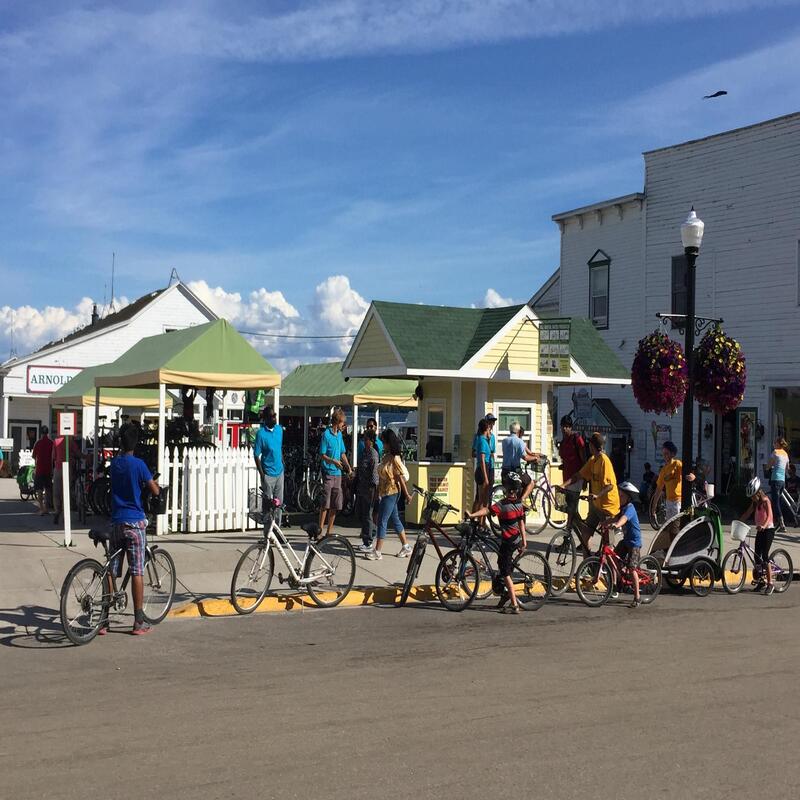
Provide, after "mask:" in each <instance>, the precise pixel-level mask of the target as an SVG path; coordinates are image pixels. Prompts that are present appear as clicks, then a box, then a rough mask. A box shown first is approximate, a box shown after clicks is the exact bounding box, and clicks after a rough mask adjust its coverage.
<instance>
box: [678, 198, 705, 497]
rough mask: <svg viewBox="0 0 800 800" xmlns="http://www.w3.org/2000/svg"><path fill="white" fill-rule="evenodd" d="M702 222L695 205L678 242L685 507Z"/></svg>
mask: <svg viewBox="0 0 800 800" xmlns="http://www.w3.org/2000/svg"><path fill="white" fill-rule="evenodd" d="M704 227H705V225H704V224H703V221H702V220H700V219H698V217H697V214H696V213H695V210H694V206H692V210H691V211H690V212H689V216H688V217H687V218H686V222H684V223H683V225H681V241H682V243H683V252H684V253H685V254H686V344H685V351H686V367H687V371H688V375H689V388H688V390H687V392H686V398H685V399H684V401H683V442H682V447H681V457H682V460H683V492H682V500H683V501H682V506H683V508H684V509H687V508H690V507H691V503H692V487H691V484H690V482H689V480H688V478H687V476H688V475H689V474H690V473H691V472H692V466H693V465H692V449H693V439H694V436H693V431H694V391H693V389H692V378H693V376H694V336H695V325H696V323H697V320H696V318H695V282H696V270H695V264H696V262H697V255H698V253H699V252H700V244H701V242H702V241H703V229H704Z"/></svg>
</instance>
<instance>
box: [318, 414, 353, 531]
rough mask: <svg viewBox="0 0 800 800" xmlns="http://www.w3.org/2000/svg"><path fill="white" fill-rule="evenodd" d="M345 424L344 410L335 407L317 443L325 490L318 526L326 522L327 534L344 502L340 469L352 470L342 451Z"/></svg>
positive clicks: (322, 525)
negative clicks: (320, 439)
mask: <svg viewBox="0 0 800 800" xmlns="http://www.w3.org/2000/svg"><path fill="white" fill-rule="evenodd" d="M345 426H346V423H345V419H344V411H342V409H341V408H337V409H336V410H335V411H334V412H333V416H332V417H331V424H330V426H329V427H327V428H326V429H325V432H324V433H323V434H322V441H321V442H320V445H319V455H320V458H321V459H322V485H323V487H324V490H325V492H324V495H323V498H322V508H321V509H320V512H319V527H320V528H322V529H324V528H325V526H326V523H327V531H326V535H327V536H329V535H330V534H331V533H332V532H333V523H334V521H335V520H336V512H337V511H341V510H342V506H343V504H344V495H343V493H342V470H344V471H345V472H346V473H347V474H348V475H349V474H350V473H351V472H352V470H351V469H350V464H349V463H348V461H347V456H346V455H345V452H344V438H343V437H342V431H343V430H344V428H345Z"/></svg>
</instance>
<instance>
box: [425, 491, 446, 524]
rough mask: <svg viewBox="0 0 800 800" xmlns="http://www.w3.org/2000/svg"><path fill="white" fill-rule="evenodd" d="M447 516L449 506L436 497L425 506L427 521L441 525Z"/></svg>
mask: <svg viewBox="0 0 800 800" xmlns="http://www.w3.org/2000/svg"><path fill="white" fill-rule="evenodd" d="M446 516H447V507H446V506H445V505H444V504H443V503H441V502H439V501H438V500H437V499H436V498H435V497H433V498H431V500H430V502H429V503H428V505H427V507H426V508H425V517H426V522H427V521H428V520H430V521H431V522H433V523H435V524H436V525H441V524H442V523H443V522H444V518H445V517H446Z"/></svg>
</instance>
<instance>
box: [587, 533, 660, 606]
mask: <svg viewBox="0 0 800 800" xmlns="http://www.w3.org/2000/svg"><path fill="white" fill-rule="evenodd" d="M605 530H606V531H608V530H609V529H608V528H606V529H605ZM634 569H635V570H636V574H637V575H638V577H639V597H640V598H641V600H642V604H643V605H646V604H647V603H652V602H653V600H655V599H656V597H658V593H659V592H660V591H661V565H660V564H659V563H658V560H657V559H655V558H654V557H653V556H645V557H644V558H643V559H641V560H640V561H639V564H638V566H636V567H634ZM628 589H630V590H632V589H633V578H632V573H631V570H630V568H629V567H628V566H627V565H626V564H624V563H623V561H622V559H621V558H620V557H619V556H618V555H617V552H616V550H614V548H613V547H611V545H608V544H605V545H603V546H602V548H601V549H600V553H599V555H596V556H589V557H588V558H585V559H584V560H583V561H582V562H581V564H580V566H579V567H578V569H577V571H576V572H575V590H576V591H577V593H578V597H580V599H581V601H582V602H583V603H585V604H586V605H587V606H591V607H597V606H602V605H603V604H604V603H606V602H608V599H609V598H610V597H611V595H612V593H613V592H614V591H615V590H617V591H619V590H622V591H626V590H628Z"/></svg>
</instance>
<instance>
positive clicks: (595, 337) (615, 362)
mask: <svg viewBox="0 0 800 800" xmlns="http://www.w3.org/2000/svg"><path fill="white" fill-rule="evenodd" d="M569 319H570V321H571V325H570V340H569V349H570V354H571V355H572V357H573V358H574V359H575V360H576V361H577V362H578V365H579V366H580V368H581V369H582V370H583V371H584V372H585V373H586V374H587V375H588V376H589V377H590V378H611V379H614V380H616V379H620V380H625V381H629V380H630V378H631V371H630V370H629V369H627V368H626V367H625V366H624V365H623V364H622V362H621V361H620V360H619V358H618V357H617V354H616V353H615V352H614V351H613V350H612V349H611V348H610V347H609V346H608V345H607V344H606V343H605V341H604V340H603V337H602V336H600V334H599V333H598V332H597V329H596V328H595V327H594V325H592V323H591V322H590V321H589V320H588V319H584V318H583V317H570V318H569Z"/></svg>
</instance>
